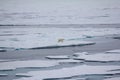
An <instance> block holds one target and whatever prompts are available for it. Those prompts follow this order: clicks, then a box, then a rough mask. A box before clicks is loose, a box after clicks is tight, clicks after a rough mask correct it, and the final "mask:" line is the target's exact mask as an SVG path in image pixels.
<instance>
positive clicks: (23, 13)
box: [0, 0, 120, 25]
mask: <svg viewBox="0 0 120 80" xmlns="http://www.w3.org/2000/svg"><path fill="white" fill-rule="evenodd" d="M28 2H29V3H28ZM24 3H26V4H24ZM33 3H34V4H33ZM5 4H6V5H5ZM119 5H120V1H118V0H100V1H96V0H91V1H89V0H84V1H83V0H75V1H74V0H70V1H69V0H60V1H57V0H52V1H49V0H45V1H42V0H41V1H40V0H21V1H16V0H12V1H11V0H10V1H3V0H2V1H1V3H0V24H13V25H14V24H17V25H21V24H23V25H24V24H25V25H26V24H31V25H35V24H108V23H109V24H112V23H120V16H119V14H120V11H119V10H120V6H119Z"/></svg>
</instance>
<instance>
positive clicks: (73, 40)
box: [0, 27, 120, 50]
mask: <svg viewBox="0 0 120 80" xmlns="http://www.w3.org/2000/svg"><path fill="white" fill-rule="evenodd" d="M6 31H7V34H8V33H10V34H13V35H12V36H9V35H8V36H0V47H4V48H9V49H10V48H12V49H15V50H21V49H43V48H58V47H68V46H84V45H93V44H95V42H92V41H87V40H85V39H87V37H86V36H93V38H94V37H98V36H105V35H111V34H120V30H119V28H117V29H116V28H99V29H98V28H77V29H76V28H54V27H53V28H32V27H30V28H10V29H9V30H7V29H0V34H6ZM14 34H25V35H14ZM59 40H62V41H59Z"/></svg>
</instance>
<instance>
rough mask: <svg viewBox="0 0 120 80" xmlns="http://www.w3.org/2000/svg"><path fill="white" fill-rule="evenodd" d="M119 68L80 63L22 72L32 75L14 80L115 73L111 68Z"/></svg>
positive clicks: (39, 79)
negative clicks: (74, 65) (59, 67)
mask: <svg viewBox="0 0 120 80" xmlns="http://www.w3.org/2000/svg"><path fill="white" fill-rule="evenodd" d="M119 68H120V66H89V65H81V66H76V67H70V68H62V69H54V70H47V71H31V72H28V73H26V74H25V73H23V75H25V76H32V77H27V78H20V79H16V80H43V79H54V78H65V77H72V76H78V75H89V74H115V73H116V72H112V71H111V70H114V69H119ZM56 73H58V74H56ZM21 74H22V73H21Z"/></svg>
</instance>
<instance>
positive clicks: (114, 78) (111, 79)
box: [104, 77, 120, 80]
mask: <svg viewBox="0 0 120 80" xmlns="http://www.w3.org/2000/svg"><path fill="white" fill-rule="evenodd" d="M104 80H120V77H113V78H107V79H104Z"/></svg>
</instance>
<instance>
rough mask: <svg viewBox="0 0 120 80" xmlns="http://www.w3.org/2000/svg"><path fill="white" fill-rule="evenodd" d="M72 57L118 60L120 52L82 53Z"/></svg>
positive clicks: (89, 59)
mask: <svg viewBox="0 0 120 80" xmlns="http://www.w3.org/2000/svg"><path fill="white" fill-rule="evenodd" d="M74 59H80V60H81V59H83V60H87V61H120V54H107V53H97V54H89V55H86V54H82V55H79V56H77V57H74Z"/></svg>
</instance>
